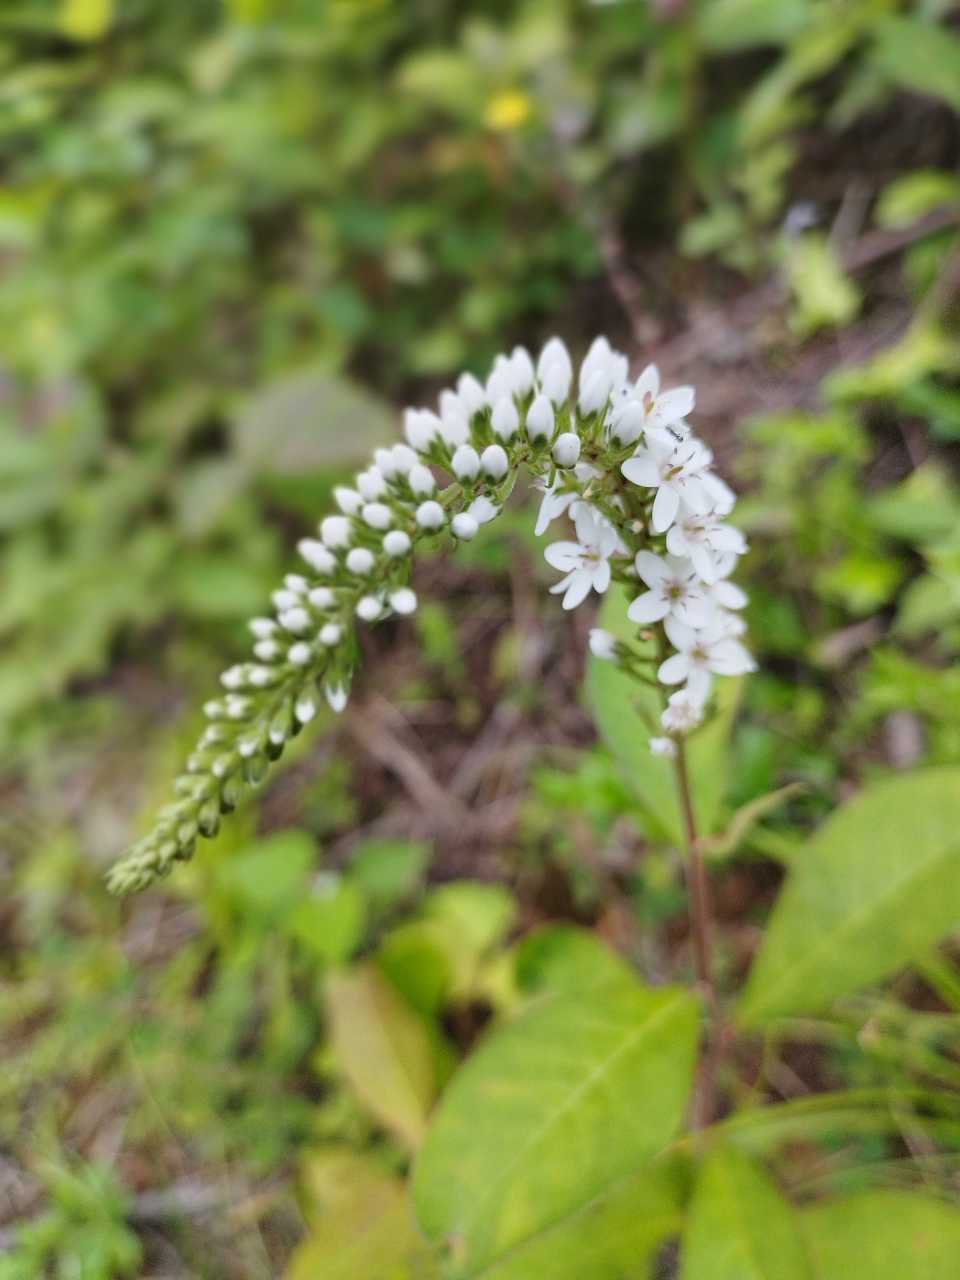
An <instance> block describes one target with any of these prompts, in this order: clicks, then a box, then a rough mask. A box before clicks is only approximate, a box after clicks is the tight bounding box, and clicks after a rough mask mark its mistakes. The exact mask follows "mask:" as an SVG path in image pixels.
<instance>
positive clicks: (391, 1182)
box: [285, 1150, 439, 1280]
mask: <svg viewBox="0 0 960 1280" xmlns="http://www.w3.org/2000/svg"><path fill="white" fill-rule="evenodd" d="M301 1181H302V1182H303V1184H304V1198H305V1199H306V1201H307V1206H306V1212H307V1220H308V1223H309V1226H310V1230H309V1233H308V1235H307V1236H306V1238H305V1239H304V1240H303V1241H302V1242H301V1243H300V1244H299V1245H298V1246H297V1248H296V1249H295V1250H294V1252H293V1255H292V1256H291V1258H290V1262H289V1264H288V1266H287V1270H286V1272H285V1277H286V1280H319V1278H320V1277H322V1280H430V1277H433V1276H436V1275H438V1274H439V1273H438V1271H437V1268H436V1262H435V1259H434V1258H433V1257H432V1256H431V1253H430V1250H429V1249H428V1246H427V1245H426V1243H425V1241H424V1240H423V1238H422V1236H421V1235H420V1233H419V1232H418V1231H417V1227H416V1223H415V1221H414V1218H413V1213H412V1211H411V1208H410V1202H409V1198H408V1196H407V1193H406V1187H405V1186H404V1184H403V1182H401V1180H400V1179H399V1178H396V1177H393V1176H392V1175H391V1174H389V1173H387V1171H386V1170H385V1169H383V1168H381V1167H380V1166H379V1165H378V1164H376V1162H375V1161H374V1160H373V1159H371V1158H370V1157H369V1156H364V1155H360V1154H359V1153H358V1152H354V1151H346V1150H332V1151H325V1152H317V1153H316V1154H314V1155H309V1156H307V1158H306V1159H305V1160H304V1163H303V1170H302V1174H301Z"/></svg>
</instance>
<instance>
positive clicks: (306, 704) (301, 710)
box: [270, 693, 317, 742]
mask: <svg viewBox="0 0 960 1280" xmlns="http://www.w3.org/2000/svg"><path fill="white" fill-rule="evenodd" d="M293 714H294V715H295V716H296V718H297V720H299V722H300V723H301V724H309V723H310V721H311V720H312V719H313V717H314V716H315V715H316V714H317V704H316V703H315V702H314V700H313V698H311V697H310V695H309V694H308V693H305V694H303V696H302V697H300V698H298V699H297V705H296V706H295V707H294V709H293ZM270 736H271V738H273V741H274V742H276V738H274V737H273V734H271V735H270Z"/></svg>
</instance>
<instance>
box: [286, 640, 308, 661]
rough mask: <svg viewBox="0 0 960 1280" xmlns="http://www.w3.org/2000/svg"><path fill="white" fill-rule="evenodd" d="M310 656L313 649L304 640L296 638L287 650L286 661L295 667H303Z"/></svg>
mask: <svg viewBox="0 0 960 1280" xmlns="http://www.w3.org/2000/svg"><path fill="white" fill-rule="evenodd" d="M312 657H313V649H312V648H311V647H310V645H308V644H307V642H306V641H305V640H298V641H297V643H296V644H292V645H291V646H290V648H289V649H288V650H287V661H288V662H292V663H293V665H294V666H295V667H305V666H306V665H307V663H308V662H309V661H310V659H311V658H312Z"/></svg>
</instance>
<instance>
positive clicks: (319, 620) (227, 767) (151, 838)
mask: <svg viewBox="0 0 960 1280" xmlns="http://www.w3.org/2000/svg"><path fill="white" fill-rule="evenodd" d="M693 405H694V392H693V389H692V388H690V387H677V388H673V389H671V390H663V389H661V387H660V379H659V375H658V372H657V369H656V368H655V366H653V365H650V366H648V367H647V368H646V369H644V371H643V372H642V373H641V374H640V376H639V378H637V379H636V380H631V379H630V377H629V369H628V361H627V358H626V356H624V355H621V354H620V353H619V352H616V351H614V350H613V349H612V348H611V347H610V345H609V343H608V342H607V340H606V339H605V338H597V339H596V341H595V342H594V343H593V345H592V346H591V347H590V350H589V352H588V353H587V355H586V358H585V359H584V361H583V363H582V364H581V366H580V369H579V374H578V378H577V382H576V384H575V383H574V368H573V364H572V362H571V359H570V355H569V353H568V351H567V348H566V346H565V345H564V343H563V342H562V341H561V340H560V339H559V338H551V339H550V341H549V342H547V344H546V345H545V346H544V348H543V350H542V351H541V352H540V355H539V358H538V359H537V360H536V361H534V359H533V358H532V357H531V355H530V354H529V353H528V352H527V351H526V349H525V348H523V347H516V348H514V350H513V352H512V353H511V354H510V355H500V356H498V357H497V358H496V360H495V361H494V364H493V368H492V370H491V372H490V375H489V377H488V378H487V380H486V382H485V383H483V382H480V381H479V380H478V379H477V378H476V377H474V376H473V375H472V374H470V373H465V374H463V375H462V376H461V377H460V378H459V380H458V381H457V384H456V387H455V388H453V389H450V390H446V391H443V392H442V393H441V395H440V399H439V405H438V409H437V411H434V410H431V409H408V410H407V411H406V414H405V419H404V436H405V441H404V442H403V443H399V444H395V445H393V447H390V448H381V449H377V450H375V452H374V456H373V460H372V463H371V465H370V466H369V467H367V469H366V470H364V471H361V472H360V473H359V475H358V476H357V477H356V480H355V482H354V484H353V486H351V487H340V488H337V489H335V490H334V498H335V501H336V504H337V507H338V508H339V510H338V512H337V513H336V514H332V515H328V516H327V517H326V518H325V519H324V520H322V521H321V522H320V525H319V527H318V536H317V537H313V538H305V539H304V540H303V541H301V542H300V543H299V547H298V549H299V552H300V555H301V557H302V559H303V561H304V564H305V566H306V572H304V573H295V574H290V575H288V576H287V578H286V579H285V580H284V584H283V586H282V588H281V589H280V590H278V591H276V592H275V593H274V596H273V605H274V612H273V614H272V616H269V617H267V616H264V617H261V618H254V619H253V620H252V622H251V623H250V629H251V631H252V633H253V638H254V642H253V657H252V660H251V661H249V662H243V663H240V664H238V665H236V666H233V667H231V668H230V669H229V670H227V671H225V672H224V674H223V676H222V677H221V684H222V685H223V693H222V695H221V696H220V697H218V698H216V699H214V700H213V701H211V702H208V703H207V704H206V705H205V707H204V712H205V715H206V718H207V721H208V725H207V727H206V729H205V730H204V731H203V734H202V736H201V738H200V741H199V743H198V744H197V747H196V750H195V751H194V752H193V754H192V755H191V756H190V757H189V759H188V760H187V763H186V768H185V770H184V772H183V773H182V774H181V775H180V777H179V778H178V779H177V780H176V783H175V784H174V785H175V793H176V795H175V799H174V800H173V801H172V803H171V804H170V805H168V806H167V807H166V808H165V809H164V810H163V811H161V813H160V814H159V815H158V819H157V823H156V826H155V827H154V829H153V830H152V831H151V832H150V834H149V835H147V836H146V837H144V839H142V840H141V841H140V842H139V843H138V844H137V845H136V846H135V847H134V848H133V849H132V850H131V851H130V853H128V854H127V856H126V857H125V858H124V859H123V860H122V861H121V862H119V863H118V864H117V865H116V866H115V867H114V868H113V870H112V872H111V876H110V882H111V887H112V888H113V889H114V890H116V891H118V892H125V891H128V890H131V889H137V888H140V887H142V886H144V885H145V884H147V883H149V881H150V880H152V879H153V878H154V877H156V876H158V875H162V874H165V873H166V872H167V871H168V870H169V869H170V867H171V866H172V865H173V863H174V862H176V861H177V860H179V859H183V858H187V857H189V856H190V855H191V853H192V852H193V849H194V845H195V843H196V840H197V838H198V836H212V835H214V834H215V833H216V831H217V829H218V827H219V823H220V816H221V814H223V813H228V812H230V811H231V810H232V809H233V808H234V807H235V806H236V804H237V803H238V801H239V799H240V797H241V795H242V794H243V792H244V791H245V789H247V788H248V787H250V786H253V785H256V784H257V783H258V782H260V780H261V779H262V778H263V776H264V774H265V773H266V770H267V767H268V764H269V762H270V761H271V760H273V759H276V758H277V757H278V756H279V755H280V754H281V753H282V751H283V749H284V746H285V744H286V743H287V741H288V740H289V739H290V738H292V737H293V736H295V735H296V734H297V733H298V732H299V731H300V729H301V728H302V726H303V725H305V724H307V723H308V722H309V721H310V720H312V719H313V717H314V716H315V714H316V712H317V709H318V705H319V702H320V700H321V699H323V698H325V699H326V701H327V703H328V704H329V705H330V706H331V707H332V708H333V710H334V711H337V712H339V711H342V710H343V708H344V707H345V705H346V703H347V699H348V697H349V691H350V684H351V679H352V675H353V671H354V669H355V666H356V661H357V641H356V627H357V622H358V620H359V621H360V622H363V623H374V622H378V621H380V620H381V619H383V618H386V617H388V616H390V615H391V614H400V615H404V614H411V613H413V612H414V610H415V609H416V607H417V597H416V595H415V594H414V592H413V590H412V589H411V587H410V585H409V582H410V574H411V567H412V559H413V555H414V553H415V551H416V549H417V547H418V545H419V544H421V543H422V542H423V541H425V540H427V539H433V538H436V537H437V535H443V534H450V535H452V536H453V538H454V539H455V540H459V541H468V540H469V539H471V538H474V537H475V536H476V534H477V533H478V531H479V529H480V527H481V525H484V524H487V523H488V522H489V521H491V520H493V519H494V518H495V517H496V516H497V515H498V514H499V513H500V511H501V509H502V507H503V505H504V503H505V502H506V500H507V498H508V497H509V495H510V492H511V490H512V489H513V486H514V484H515V482H516V479H517V477H518V475H519V473H520V471H521V470H522V469H524V468H526V469H527V470H528V471H530V472H532V474H533V475H534V476H535V477H536V479H537V481H538V483H539V485H540V487H541V489H542V491H543V498H542V502H541V504H540V510H539V515H538V517H537V524H536V532H537V534H542V533H544V532H545V531H546V530H547V528H548V527H549V526H550V524H551V523H552V522H553V521H554V520H555V519H556V518H558V517H559V516H567V517H569V519H571V520H572V522H573V528H574V531H575V537H574V538H573V539H570V540H565V541H560V542H553V543H550V544H549V545H548V546H547V547H546V550H545V556H546V559H547V562H548V563H549V564H550V565H551V566H552V567H553V568H555V569H557V570H559V571H560V572H561V573H562V574H563V575H564V576H563V577H562V579H561V580H560V581H559V582H558V583H557V584H556V585H555V586H554V587H552V588H551V590H553V591H554V592H557V593H562V597H563V598H562V604H563V607H564V608H565V609H572V608H575V607H576V606H577V605H579V604H581V603H582V602H583V601H584V600H585V599H586V598H587V597H588V596H589V595H590V593H591V591H595V592H597V593H599V594H603V593H604V592H605V591H606V590H607V588H608V587H609V586H610V583H611V581H615V580H616V581H620V582H622V583H624V584H627V585H628V587H629V588H630V590H631V591H635V599H633V601H632V603H631V604H630V606H629V610H628V616H629V618H630V620H631V621H632V622H634V623H636V624H637V625H638V643H639V644H640V645H641V647H640V648H639V649H638V648H634V647H633V646H631V645H629V644H627V643H625V642H623V641H619V640H617V639H615V638H614V637H613V636H612V635H611V634H609V633H608V632H606V631H601V630H594V631H592V632H591V637H590V645H591V649H592V651H593V653H594V654H595V655H596V656H598V657H602V658H606V659H610V660H612V661H615V662H617V663H618V664H620V665H621V666H623V668H624V669H625V670H630V671H633V672H634V673H635V674H638V675H641V678H646V679H648V680H653V681H655V682H657V683H658V684H659V685H660V686H662V687H663V692H664V703H665V705H664V709H663V713H662V717H661V724H660V725H659V726H658V732H657V733H656V734H655V735H654V737H653V738H652V739H651V748H652V750H654V751H655V752H657V753H660V754H667V755H669V754H673V753H674V752H675V750H676V744H677V742H678V740H680V739H682V738H683V737H684V736H685V735H686V734H688V733H690V732H691V731H692V730H693V729H695V728H696V727H697V726H698V725H699V724H700V723H701V721H702V720H703V718H704V713H705V707H706V703H707V699H708V697H709V694H710V689H711V682H712V677H713V674H715V673H716V674H719V675H736V674H739V673H742V672H746V671H748V670H751V669H752V668H753V660H752V659H751V657H750V654H749V653H748V652H747V650H746V649H745V648H744V646H743V644H742V642H741V639H740V637H741V635H742V632H743V630H744V625H743V622H742V619H741V617H740V614H739V610H740V609H742V607H743V606H744V605H745V603H746V597H745V595H744V593H743V592H742V591H741V590H740V589H739V588H738V587H737V586H735V585H734V584H733V583H732V582H731V581H730V574H731V572H732V570H733V568H734V566H735V564H736V561H737V558H738V556H740V555H741V554H742V553H743V552H744V551H745V550H746V544H745V541H744V538H743V536H742V534H741V533H740V532H739V531H738V530H737V529H736V528H735V527H734V526H733V525H731V524H729V523H727V517H728V516H729V515H730V513H731V511H732V509H733V506H734V495H733V493H732V492H731V490H730V489H729V488H728V486H727V485H726V484H724V482H723V481H722V480H721V479H720V478H719V477H718V476H717V475H716V474H715V473H714V471H713V470H712V462H713V457H712V454H711V452H710V450H709V449H708V448H707V447H706V446H705V445H704V444H703V443H702V442H701V441H700V440H698V439H697V438H696V437H695V436H694V435H693V433H692V431H691V429H690V427H689V425H688V423H687V415H688V414H689V413H690V412H691V410H692V409H693ZM651 646H652V651H653V653H654V655H655V657H654V658H653V659H651V658H650V656H649V654H648V652H647V651H648V650H650V649H651ZM644 666H648V667H649V668H650V670H649V672H648V673H647V674H646V675H643V674H642V672H641V667H644Z"/></svg>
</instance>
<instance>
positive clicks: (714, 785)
mask: <svg viewBox="0 0 960 1280" xmlns="http://www.w3.org/2000/svg"><path fill="white" fill-rule="evenodd" d="M628 603H629V596H628V595H627V593H626V592H625V591H623V590H622V589H613V590H611V591H610V592H608V594H607V598H606V600H605V601H604V604H603V609H602V611H601V614H600V625H601V626H602V627H605V628H606V630H607V631H610V632H611V633H612V634H613V635H616V636H619V637H620V638H621V639H623V640H627V641H629V642H630V643H631V644H632V645H633V647H634V648H635V649H637V650H640V649H641V645H640V644H639V643H638V642H637V641H636V639H635V636H636V627H635V626H634V625H633V623H631V622H630V620H629V619H628V618H627V605H628ZM717 685H718V689H717V698H716V702H717V711H716V713H715V715H714V717H713V719H712V720H711V721H710V722H709V723H708V724H707V725H705V726H704V728H702V729H700V730H698V732H697V733H695V734H694V735H693V737H692V738H691V739H690V743H689V746H688V748H687V754H688V766H689V769H690V777H691V783H692V789H693V794H694V797H695V804H696V809H697V819H698V822H699V824H700V828H701V830H702V831H703V832H704V833H705V834H706V833H709V832H712V831H713V830H714V829H715V826H716V824H717V821H718V819H719V817H720V811H721V806H722V802H723V795H724V791H725V788H726V779H727V758H728V755H729V740H730V732H731V729H732V725H733V718H734V716H735V714H736V710H737V704H738V701H739V696H740V682H739V681H738V680H720V681H718V682H717ZM587 699H588V701H589V703H590V710H591V711H592V712H593V716H594V719H595V720H596V722H597V728H598V729H599V731H600V736H601V737H602V738H603V740H604V742H605V743H606V744H607V746H608V747H609V748H610V751H611V752H612V753H613V757H614V759H615V760H616V762H617V765H618V766H619V768H620V770H621V772H622V773H623V775H624V777H625V779H626V781H627V782H628V784H629V785H630V787H631V788H632V789H633V791H634V793H635V794H636V797H637V799H638V801H639V802H640V807H641V810H642V813H643V816H644V818H645V820H646V826H647V829H648V831H649V833H650V834H651V835H653V836H654V837H655V838H657V839H664V840H671V841H673V842H674V843H680V841H681V840H682V837H683V830H682V823H681V817H680V805H679V801H678V799H677V786H676V781H675V778H674V770H673V766H672V764H671V763H670V761H669V760H665V759H664V758H663V757H662V756H655V755H653V753H652V752H651V750H650V738H651V736H652V735H653V734H655V733H656V732H657V727H658V724H659V716H660V712H661V710H662V705H663V704H662V699H661V697H660V694H659V692H658V691H657V690H656V689H652V688H650V687H649V686H646V685H639V684H637V683H636V681H634V680H631V678H630V677H629V676H628V675H626V674H625V673H624V672H622V671H620V670H618V669H617V667H615V666H614V664H613V663H612V662H606V661H604V660H603V659H602V658H591V659H590V661H589V664H588V667H587Z"/></svg>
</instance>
